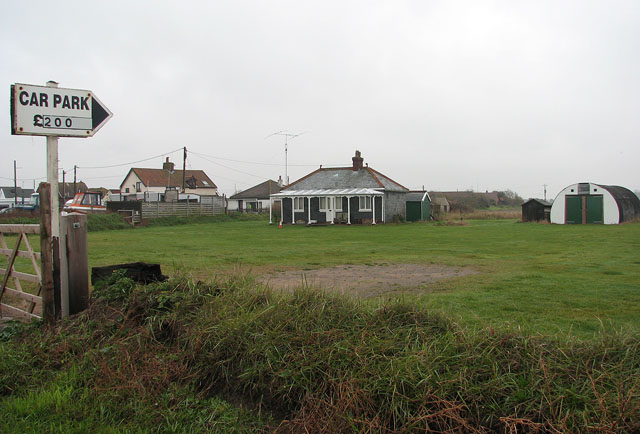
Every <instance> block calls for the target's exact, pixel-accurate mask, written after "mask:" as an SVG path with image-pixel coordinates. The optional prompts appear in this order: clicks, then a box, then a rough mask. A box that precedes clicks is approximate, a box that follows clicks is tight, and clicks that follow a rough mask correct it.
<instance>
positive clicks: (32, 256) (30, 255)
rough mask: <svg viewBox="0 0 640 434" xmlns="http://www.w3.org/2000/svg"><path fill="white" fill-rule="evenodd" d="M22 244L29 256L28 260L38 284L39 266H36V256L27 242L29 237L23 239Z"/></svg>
mask: <svg viewBox="0 0 640 434" xmlns="http://www.w3.org/2000/svg"><path fill="white" fill-rule="evenodd" d="M24 244H25V246H27V253H28V254H29V258H30V259H31V264H33V269H34V270H35V272H36V276H38V282H40V266H39V265H38V260H37V258H36V254H35V252H34V251H33V248H31V243H30V242H29V237H27V236H25V237H24Z"/></svg>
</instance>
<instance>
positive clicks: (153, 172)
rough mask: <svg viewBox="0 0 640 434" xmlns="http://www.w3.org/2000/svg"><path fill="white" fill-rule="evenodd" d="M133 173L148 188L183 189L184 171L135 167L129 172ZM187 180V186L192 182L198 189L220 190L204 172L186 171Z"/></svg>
mask: <svg viewBox="0 0 640 434" xmlns="http://www.w3.org/2000/svg"><path fill="white" fill-rule="evenodd" d="M131 172H134V173H135V174H136V175H137V176H138V178H140V181H142V183H143V184H144V185H145V186H146V187H182V172H183V171H182V170H174V171H173V173H170V172H168V171H166V170H164V169H145V168H139V167H134V168H132V169H131V170H130V171H129V173H131ZM128 176H129V174H127V177H128ZM125 179H126V177H125ZM185 179H186V183H187V184H189V181H190V180H191V182H195V187H196V188H218V187H217V186H216V185H215V184H214V183H213V181H212V180H211V178H209V176H207V174H206V173H205V172H204V171H203V170H186V171H185Z"/></svg>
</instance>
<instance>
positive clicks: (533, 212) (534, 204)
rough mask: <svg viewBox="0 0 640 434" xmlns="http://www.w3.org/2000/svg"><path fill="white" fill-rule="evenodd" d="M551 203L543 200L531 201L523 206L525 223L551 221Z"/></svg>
mask: <svg viewBox="0 0 640 434" xmlns="http://www.w3.org/2000/svg"><path fill="white" fill-rule="evenodd" d="M550 214H551V203H550V202H547V201H546V200H542V199H529V200H528V201H526V202H525V203H523V204H522V221H523V222H541V221H547V222H548V221H550V220H551V218H550Z"/></svg>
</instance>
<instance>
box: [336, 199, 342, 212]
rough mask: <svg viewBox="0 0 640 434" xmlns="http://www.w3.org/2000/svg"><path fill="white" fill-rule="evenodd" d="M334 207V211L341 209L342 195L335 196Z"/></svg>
mask: <svg viewBox="0 0 640 434" xmlns="http://www.w3.org/2000/svg"><path fill="white" fill-rule="evenodd" d="M335 200H336V207H335V208H336V209H335V211H342V196H336V198H335Z"/></svg>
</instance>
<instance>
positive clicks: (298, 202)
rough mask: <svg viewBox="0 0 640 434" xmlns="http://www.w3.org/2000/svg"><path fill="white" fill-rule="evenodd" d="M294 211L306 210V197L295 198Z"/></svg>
mask: <svg viewBox="0 0 640 434" xmlns="http://www.w3.org/2000/svg"><path fill="white" fill-rule="evenodd" d="M293 211H294V212H302V211H304V197H294V198H293Z"/></svg>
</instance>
